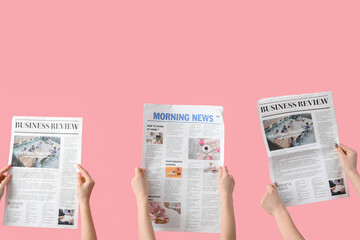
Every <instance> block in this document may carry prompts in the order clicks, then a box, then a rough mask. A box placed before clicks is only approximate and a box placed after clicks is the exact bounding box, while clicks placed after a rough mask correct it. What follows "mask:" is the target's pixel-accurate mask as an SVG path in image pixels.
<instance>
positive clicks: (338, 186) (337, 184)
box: [329, 178, 346, 196]
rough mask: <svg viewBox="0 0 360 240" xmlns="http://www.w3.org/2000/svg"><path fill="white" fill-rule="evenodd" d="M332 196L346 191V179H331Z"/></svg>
mask: <svg viewBox="0 0 360 240" xmlns="http://www.w3.org/2000/svg"><path fill="white" fill-rule="evenodd" d="M329 185H330V191H331V196H337V195H341V194H345V193H346V189H345V183H344V179H343V178H340V179H334V180H329Z"/></svg>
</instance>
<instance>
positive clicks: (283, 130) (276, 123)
mask: <svg viewBox="0 0 360 240" xmlns="http://www.w3.org/2000/svg"><path fill="white" fill-rule="evenodd" d="M263 124H264V130H265V135H266V138H267V143H268V146H269V149H270V151H275V150H279V149H286V148H293V147H298V146H303V145H306V144H312V143H316V139H315V132H314V125H313V121H312V116H311V113H304V114H296V115H289V116H286V117H278V118H273V119H269V120H264V121H263Z"/></svg>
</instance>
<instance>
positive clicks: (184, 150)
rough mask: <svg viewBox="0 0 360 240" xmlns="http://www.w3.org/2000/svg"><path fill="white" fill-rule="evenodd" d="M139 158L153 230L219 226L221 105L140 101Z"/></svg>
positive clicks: (197, 229)
mask: <svg viewBox="0 0 360 240" xmlns="http://www.w3.org/2000/svg"><path fill="white" fill-rule="evenodd" d="M143 131H144V132H143V136H144V137H143V162H142V166H143V167H144V168H146V176H147V179H148V183H149V210H150V216H151V220H152V224H153V227H154V229H155V230H156V231H181V232H212V233H218V232H219V231H220V216H221V201H220V196H219V191H218V181H217V178H218V168H219V166H223V164H224V121H223V108H222V107H215V106H180V105H153V104H145V106H144V128H143Z"/></svg>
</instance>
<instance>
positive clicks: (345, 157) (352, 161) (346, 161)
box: [335, 143, 357, 175]
mask: <svg viewBox="0 0 360 240" xmlns="http://www.w3.org/2000/svg"><path fill="white" fill-rule="evenodd" d="M335 149H336V151H337V153H338V155H339V158H340V164H341V167H342V169H343V170H344V172H345V174H346V175H349V174H351V173H355V172H356V173H357V169H356V165H357V153H356V151H354V150H352V149H351V148H349V147H347V146H345V145H343V144H340V146H339V145H338V144H336V143H335Z"/></svg>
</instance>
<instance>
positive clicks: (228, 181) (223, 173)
mask: <svg viewBox="0 0 360 240" xmlns="http://www.w3.org/2000/svg"><path fill="white" fill-rule="evenodd" d="M218 184H219V192H220V196H221V198H226V197H232V194H233V191H234V187H235V180H234V177H233V176H232V175H230V174H229V172H228V169H227V167H226V166H224V167H221V166H220V167H219V179H218Z"/></svg>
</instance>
